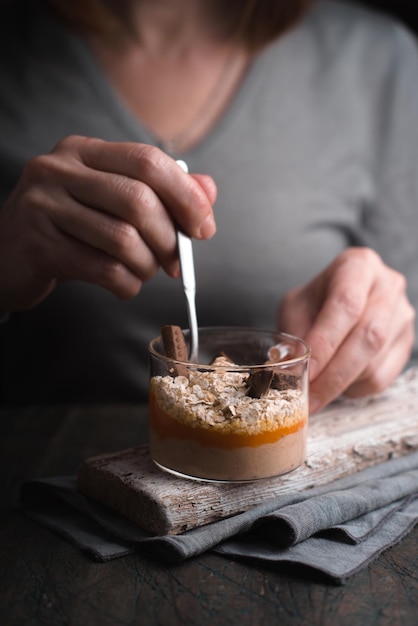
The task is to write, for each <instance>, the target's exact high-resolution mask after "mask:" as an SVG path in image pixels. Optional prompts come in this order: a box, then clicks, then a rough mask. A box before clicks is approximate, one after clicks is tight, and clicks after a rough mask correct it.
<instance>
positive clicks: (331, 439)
mask: <svg viewBox="0 0 418 626" xmlns="http://www.w3.org/2000/svg"><path fill="white" fill-rule="evenodd" d="M417 449H418V368H411V369H410V370H409V371H407V372H406V373H405V374H403V375H402V376H401V377H400V378H399V379H398V380H397V381H396V382H395V383H394V384H393V385H392V386H391V387H390V388H389V389H388V390H387V391H386V392H384V393H383V394H381V395H379V396H374V397H369V398H367V399H362V400H356V401H353V400H352V401H349V400H341V401H339V402H336V403H334V404H333V405H331V406H330V407H328V408H327V409H326V410H324V411H322V412H321V413H318V414H316V415H314V416H311V418H310V423H309V435H308V454H307V459H306V462H305V463H304V464H303V465H302V466H301V467H299V468H298V469H296V470H294V471H293V472H290V473H289V474H286V475H284V476H281V477H278V478H272V479H265V480H262V481H257V482H255V483H241V484H221V483H205V482H198V481H193V480H187V479H181V478H176V477H174V476H172V475H170V474H168V473H166V472H163V471H161V470H159V469H158V468H157V467H156V466H155V465H154V464H153V462H152V461H151V459H150V456H149V451H148V447H147V446H138V447H133V448H129V449H127V450H123V451H121V452H117V453H115V454H105V455H101V456H96V457H93V458H90V459H87V461H86V462H85V463H84V464H83V465H82V467H81V468H80V471H79V474H78V483H79V489H80V491H81V492H82V493H84V494H85V495H87V496H90V497H91V498H93V499H96V500H98V501H100V502H102V503H103V504H106V505H107V506H109V507H110V508H112V509H114V510H116V511H118V512H119V513H121V514H122V515H124V516H126V517H127V518H129V519H131V520H132V521H134V522H135V523H137V524H138V525H139V526H141V527H142V528H144V529H145V530H148V531H150V532H152V533H155V534H157V535H163V534H178V533H181V532H184V531H185V530H189V529H191V528H195V527H197V526H202V525H203V524H207V523H209V522H213V521H215V520H218V519H221V518H224V517H228V516H230V515H235V514H237V513H239V512H243V511H246V510H248V509H250V508H251V507H254V506H256V505H257V504H260V503H262V502H264V501H265V500H267V499H268V498H273V497H276V496H278V495H280V494H284V493H289V492H291V491H300V490H304V489H309V488H311V487H313V486H318V485H324V484H327V483H330V482H332V481H334V480H337V479H338V478H342V477H344V476H348V475H349V474H353V473H354V472H357V471H359V470H362V469H365V468H367V467H370V466H371V465H375V464H376V463H381V462H383V461H386V460H388V459H390V458H395V457H400V456H403V455H405V454H408V453H410V452H412V451H414V450H417Z"/></svg>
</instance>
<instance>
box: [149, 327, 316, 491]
mask: <svg viewBox="0 0 418 626" xmlns="http://www.w3.org/2000/svg"><path fill="white" fill-rule="evenodd" d="M178 330H179V331H180V329H178ZM180 332H181V333H182V338H184V341H185V344H186V354H187V347H188V345H189V331H188V330H182V331H180ZM309 357H310V348H309V346H308V345H307V344H306V343H305V342H304V341H303V340H302V339H299V338H298V337H294V336H292V335H288V334H285V333H280V332H275V331H270V330H263V329H258V328H242V327H206V328H200V330H199V358H198V361H199V362H198V363H190V362H188V361H187V358H183V359H181V360H178V359H176V358H173V357H172V356H171V355H167V354H166V352H165V348H164V342H163V339H162V337H161V336H159V337H156V338H155V339H153V340H152V341H151V342H150V345H149V358H150V384H149V431H150V452H151V457H152V459H153V461H154V462H155V463H156V464H157V465H158V466H159V467H160V468H161V469H163V470H166V471H169V472H171V473H173V474H176V475H178V476H182V477H186V478H191V479H198V480H205V481H217V482H219V481H221V482H236V481H253V480H258V479H262V478H268V477H273V476H278V475H280V474H284V473H286V472H289V471H291V470H293V469H295V468H296V467H298V466H299V465H301V464H302V463H303V461H304V460H305V456H306V439H307V428H308V413H309V410H308V367H309Z"/></svg>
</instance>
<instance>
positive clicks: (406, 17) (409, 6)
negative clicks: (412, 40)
mask: <svg viewBox="0 0 418 626" xmlns="http://www.w3.org/2000/svg"><path fill="white" fill-rule="evenodd" d="M350 1H351V2H356V3H357V4H364V5H368V6H370V7H373V8H376V9H380V10H382V11H386V12H387V13H389V14H391V15H394V16H395V17H397V18H398V19H399V20H400V21H401V22H403V23H404V24H406V25H407V26H409V28H410V29H412V30H414V31H415V32H416V33H418V18H417V16H416V15H415V13H416V12H417V11H416V9H417V5H416V1H415V0H350Z"/></svg>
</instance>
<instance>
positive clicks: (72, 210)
mask: <svg viewBox="0 0 418 626" xmlns="http://www.w3.org/2000/svg"><path fill="white" fill-rule="evenodd" d="M21 4H22V0H16V1H15V2H13V3H12V4H11V6H10V7H9V8H8V9H7V12H6V16H7V19H4V20H3V26H2V28H3V31H4V32H3V33H2V44H1V45H2V46H3V52H4V51H5V50H6V49H7V59H8V62H7V63H5V61H4V59H5V57H6V55H5V54H2V55H1V58H2V59H3V60H2V66H1V70H0V71H1V80H2V84H3V89H2V96H1V99H0V120H1V121H0V124H1V128H0V131H1V132H0V137H1V139H0V142H1V145H0V172H1V173H0V176H1V185H0V186H1V190H2V193H3V201H4V203H3V207H2V210H1V214H0V265H1V267H2V268H3V269H4V271H2V272H1V276H0V309H1V310H3V311H4V312H5V313H6V315H5V317H8V319H7V321H6V322H5V323H4V324H3V325H2V328H1V333H2V335H1V341H2V384H3V389H2V394H3V402H5V403H21V402H31V403H34V402H48V401H49V402H74V401H77V400H83V401H90V400H91V401H136V400H137V399H139V398H141V397H144V395H145V393H146V385H147V343H148V341H149V340H150V339H151V338H152V336H154V335H155V334H158V331H159V328H160V326H161V325H162V324H165V323H173V324H180V325H186V315H185V303H184V299H183V294H182V290H181V287H180V284H179V281H178V280H172V278H177V277H178V276H179V266H178V260H177V254H176V239H175V225H176V224H179V225H180V226H181V227H182V228H183V229H184V230H185V231H186V232H187V233H188V234H189V235H190V236H192V237H194V238H195V239H197V240H199V241H196V242H195V246H194V248H195V257H196V265H197V268H196V274H197V280H198V316H199V321H200V324H202V325H215V324H224V325H228V324H234V325H235V324H238V325H251V326H265V327H272V326H274V325H275V323H277V324H278V325H279V327H280V328H281V330H284V331H288V332H292V333H295V334H298V335H301V336H303V337H305V339H306V340H307V341H308V342H309V343H310V345H311V347H312V366H311V398H310V400H311V409H312V410H313V411H316V410H318V409H319V408H321V407H322V406H324V405H325V404H327V403H328V402H330V401H331V400H333V399H334V398H336V397H337V396H338V395H340V394H341V393H347V394H349V395H353V396H358V395H364V394H369V393H373V392H376V391H379V390H381V389H383V388H384V387H385V386H386V385H388V384H389V383H390V382H391V381H392V380H393V379H394V377H395V376H396V375H397V374H399V372H400V371H401V370H402V369H403V367H404V366H405V364H406V363H407V361H408V359H409V357H410V353H411V350H412V347H413V343H414V307H415V306H416V304H417V302H418V282H417V276H416V272H415V271H414V270H415V268H416V263H417V260H418V254H417V250H416V245H415V241H414V237H415V233H416V232H417V229H416V226H417V225H418V224H417V221H418V218H417V214H418V211H417V198H418V176H417V173H418V172H417V168H418V166H417V163H418V158H417V156H418V155H417V152H418V132H417V130H416V126H417V125H416V124H415V116H416V111H417V110H418V80H417V79H418V56H417V52H416V48H415V42H414V41H413V39H412V37H411V36H410V35H409V34H408V33H406V32H405V31H404V30H403V29H402V28H401V27H400V26H398V25H396V24H394V23H392V22H391V21H390V20H389V19H387V18H384V17H379V16H377V15H373V14H371V13H369V12H366V10H361V9H358V8H353V7H348V6H345V5H343V4H339V3H336V2H326V1H324V2H318V3H315V4H313V3H312V2H310V1H309V0H300V1H298V2H296V1H295V2H293V3H287V2H285V1H284V0H283V1H279V0H270V1H266V0H258V1H257V0H251V1H250V0H249V1H248V2H245V3H243V2H241V1H240V0H237V1H235V2H228V3H225V2H223V1H221V0H219V2H214V1H213V0H158V1H157V0H125V1H124V2H116V1H115V2H113V1H111V0H107V1H105V0H101V1H100V0H95V1H94V0H89V1H88V2H86V1H81V0H80V1H78V2H73V3H71V5H69V3H65V2H63V1H62V2H61V1H58V0H54V1H53V2H50V3H46V2H42V1H41V0H38V1H36V2H33V3H31V8H28V6H27V3H25V4H24V8H23V4H22V7H21V6H20V5H21ZM288 5H291V6H290V7H289V6H288ZM21 15H24V16H25V17H24V19H23V21H22V18H21V17H20V16H21ZM10 59H11V61H10ZM180 157H181V158H182V159H184V160H185V161H186V162H187V163H188V166H189V171H191V172H200V173H199V174H197V173H193V174H191V175H187V174H185V173H184V172H183V171H182V170H181V169H180V168H179V167H178V165H177V164H176V162H175V159H177V158H180ZM216 229H217V234H216V237H214V238H213V239H212V237H213V235H214V234H215V230H216ZM279 303H280V304H279ZM278 304H279V309H278V314H277V320H276V307H277V306H278ZM7 312H11V315H10V316H8V315H7Z"/></svg>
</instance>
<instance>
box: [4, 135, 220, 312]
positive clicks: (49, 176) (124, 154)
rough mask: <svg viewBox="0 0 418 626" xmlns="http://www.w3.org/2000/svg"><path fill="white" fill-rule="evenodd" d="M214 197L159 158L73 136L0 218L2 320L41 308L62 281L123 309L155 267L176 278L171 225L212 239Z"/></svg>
mask: <svg viewBox="0 0 418 626" xmlns="http://www.w3.org/2000/svg"><path fill="white" fill-rule="evenodd" d="M215 197H216V187H215V184H214V182H213V180H212V179H211V178H210V177H208V176H203V175H199V174H195V175H189V174H186V173H185V172H184V171H183V170H182V169H181V168H180V167H179V166H178V164H177V163H176V162H175V161H174V160H173V159H172V158H170V157H169V156H168V155H166V154H165V153H164V152H162V151H161V150H159V149H158V148H154V147H152V146H148V145H144V144H135V143H110V142H105V141H101V140H99V139H89V138H86V137H77V136H72V137H68V138H66V139H64V140H62V141H61V142H60V143H59V144H58V145H57V146H56V148H55V149H54V150H53V151H52V152H51V153H50V154H48V155H45V156H39V157H36V158H34V159H32V160H31V161H30V162H29V163H28V164H27V165H26V167H25V169H24V171H23V173H22V176H21V178H20V180H19V182H18V184H17V186H16V187H15V189H14V191H13V192H12V194H11V195H10V197H9V198H8V200H7V201H6V203H5V205H4V206H3V207H2V209H1V211H0V268H1V271H0V310H19V309H26V308H30V307H32V306H34V305H36V304H37V303H38V302H40V301H41V300H43V299H44V298H45V297H46V296H47V295H48V294H49V293H50V292H51V291H52V290H53V289H54V287H55V285H56V284H57V282H59V281H64V280H82V281H87V282H90V283H96V284H97V285H101V286H103V287H105V288H106V289H108V290H110V291H111V292H113V293H114V294H115V295H116V296H117V297H118V298H121V299H127V298H130V297H132V296H134V295H135V294H136V293H138V291H139V290H140V288H141V286H142V283H143V282H145V281H146V280H149V279H150V278H152V276H154V275H155V273H156V272H157V271H158V269H159V267H160V266H161V267H163V269H164V270H165V271H166V272H167V273H168V274H169V275H170V276H173V277H176V276H178V275H179V264H178V258H177V244H176V231H175V224H178V225H180V226H181V227H182V228H183V230H184V231H185V232H186V233H187V234H189V235H190V236H191V237H195V238H198V239H206V238H209V237H211V236H212V235H213V234H214V232H215V223H214V219H213V212H212V205H213V203H214V201H215Z"/></svg>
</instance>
